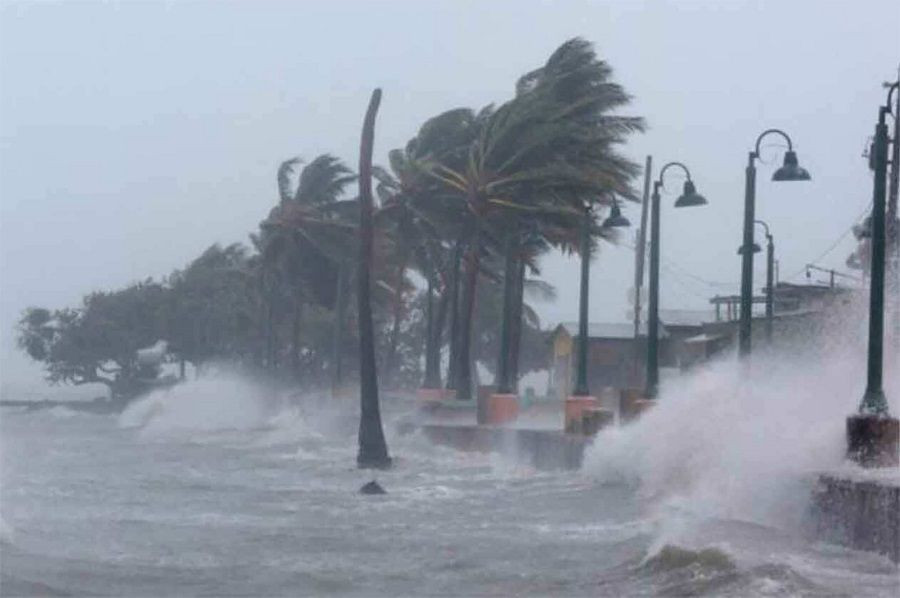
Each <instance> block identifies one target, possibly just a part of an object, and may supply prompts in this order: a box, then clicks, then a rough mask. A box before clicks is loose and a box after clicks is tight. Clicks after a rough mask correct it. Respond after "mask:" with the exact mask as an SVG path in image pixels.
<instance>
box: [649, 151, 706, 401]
mask: <svg viewBox="0 0 900 598" xmlns="http://www.w3.org/2000/svg"><path fill="white" fill-rule="evenodd" d="M673 166H675V167H678V168H680V169H681V170H683V171H684V174H685V175H686V176H687V180H686V181H685V182H684V190H683V192H682V194H681V196H680V197H679V198H678V199H677V200H675V207H676V208H686V207H690V206H702V205H706V199H705V198H704V197H703V196H702V195H699V194H698V193H697V189H696V188H695V187H694V182H693V181H692V180H691V172H690V171H689V170H688V168H687V166H685V165H684V164H682V163H681V162H669V163H668V164H666V165H665V166H663V167H662V169H661V170H660V171H659V178H658V179H657V180H656V182H654V183H653V195H652V196H651V198H650V298H649V302H648V306H647V380H646V384H647V386H646V390H645V394H646V396H647V398H648V399H654V398H656V393H657V391H658V390H659V211H660V210H659V188H660V187H662V185H663V177H664V176H665V174H666V170H668V169H669V168H670V167H673Z"/></svg>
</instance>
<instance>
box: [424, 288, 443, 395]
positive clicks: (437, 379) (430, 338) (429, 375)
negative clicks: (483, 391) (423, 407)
mask: <svg viewBox="0 0 900 598" xmlns="http://www.w3.org/2000/svg"><path fill="white" fill-rule="evenodd" d="M426 300H427V303H426V310H425V320H426V332H425V379H424V380H423V381H422V387H423V388H440V387H441V332H440V330H439V329H438V322H437V319H436V318H435V316H434V273H433V272H431V273H429V276H428V295H427V298H426Z"/></svg>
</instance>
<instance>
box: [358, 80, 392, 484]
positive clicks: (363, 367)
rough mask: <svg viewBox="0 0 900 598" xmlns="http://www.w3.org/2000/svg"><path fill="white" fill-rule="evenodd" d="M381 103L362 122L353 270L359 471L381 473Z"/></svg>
mask: <svg viewBox="0 0 900 598" xmlns="http://www.w3.org/2000/svg"><path fill="white" fill-rule="evenodd" d="M380 103H381V90H380V89H376V90H375V91H373V92H372V98H371V99H370V100H369V107H368V109H367V110H366V116H365V120H364V121H363V128H362V139H361V141H360V147H359V264H358V266H357V271H356V276H357V302H358V305H359V307H358V310H359V360H360V365H359V380H360V384H359V401H360V418H359V453H358V454H357V456H356V463H357V465H358V466H359V467H361V468H378V469H385V468H388V467H390V466H391V458H390V456H388V449H387V442H385V439H384V430H383V429H382V426H381V410H380V407H379V403H378V373H377V371H376V366H375V338H374V335H375V331H374V327H373V324H372V299H371V293H372V286H371V278H370V277H371V271H372V250H373V245H374V231H373V228H374V226H373V222H372V220H373V212H374V205H373V204H374V202H373V200H372V149H373V145H374V141H375V116H376V114H377V113H378V105H379V104H380Z"/></svg>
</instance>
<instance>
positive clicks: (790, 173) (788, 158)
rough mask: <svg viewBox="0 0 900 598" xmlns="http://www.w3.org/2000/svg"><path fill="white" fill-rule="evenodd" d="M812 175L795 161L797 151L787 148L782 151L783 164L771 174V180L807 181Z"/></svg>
mask: <svg viewBox="0 0 900 598" xmlns="http://www.w3.org/2000/svg"><path fill="white" fill-rule="evenodd" d="M811 178H812V177H810V176H809V172H807V171H806V169H805V168H801V167H800V164H799V163H798V162H797V152H795V151H794V150H788V151H786V152H785V153H784V164H783V165H782V166H781V168H779V169H778V170H776V171H775V174H773V175H772V180H773V181H808V180H810V179H811Z"/></svg>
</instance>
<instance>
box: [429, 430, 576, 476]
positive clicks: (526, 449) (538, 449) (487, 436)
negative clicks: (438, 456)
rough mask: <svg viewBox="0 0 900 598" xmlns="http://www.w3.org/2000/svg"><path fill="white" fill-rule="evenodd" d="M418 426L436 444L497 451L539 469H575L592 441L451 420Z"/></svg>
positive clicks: (544, 431)
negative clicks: (463, 423)
mask: <svg viewBox="0 0 900 598" xmlns="http://www.w3.org/2000/svg"><path fill="white" fill-rule="evenodd" d="M418 429H420V430H422V433H423V434H424V435H425V436H426V437H427V438H428V439H429V440H430V441H431V442H434V443H435V444H440V445H444V446H449V447H452V448H455V449H457V450H461V451H473V452H482V453H488V452H497V453H501V454H503V455H506V456H508V457H510V458H513V459H516V460H517V461H519V462H521V463H523V464H526V465H530V466H532V467H534V468H535V469H540V470H558V469H567V470H573V469H578V468H579V467H581V463H582V460H583V459H584V451H585V449H586V448H587V447H588V446H589V445H590V444H591V442H592V438H590V437H587V436H583V435H574V434H564V433H563V432H560V431H556V430H520V429H515V428H503V427H494V426H473V425H450V424H426V425H422V426H418Z"/></svg>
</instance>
